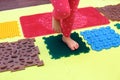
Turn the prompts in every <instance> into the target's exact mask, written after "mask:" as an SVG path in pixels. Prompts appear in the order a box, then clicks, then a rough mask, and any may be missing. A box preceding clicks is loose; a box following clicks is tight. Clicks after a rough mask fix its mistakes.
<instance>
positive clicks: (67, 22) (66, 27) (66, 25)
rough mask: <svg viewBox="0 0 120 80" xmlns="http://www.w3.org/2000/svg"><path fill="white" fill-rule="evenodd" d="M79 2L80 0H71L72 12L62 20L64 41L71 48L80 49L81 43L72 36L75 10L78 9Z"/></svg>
mask: <svg viewBox="0 0 120 80" xmlns="http://www.w3.org/2000/svg"><path fill="white" fill-rule="evenodd" d="M78 4H79V0H69V5H70V8H71V14H70V16H69V17H67V18H65V19H63V20H62V33H63V35H64V36H63V41H64V42H65V43H66V44H67V45H68V47H69V48H70V49H71V50H75V49H78V47H79V44H78V43H77V42H76V41H74V40H73V39H71V38H70V34H71V30H72V26H73V22H74V18H75V12H76V10H77V6H78Z"/></svg>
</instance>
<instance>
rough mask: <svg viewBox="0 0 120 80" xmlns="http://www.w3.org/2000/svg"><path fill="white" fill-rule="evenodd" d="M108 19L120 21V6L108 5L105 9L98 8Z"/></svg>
mask: <svg viewBox="0 0 120 80" xmlns="http://www.w3.org/2000/svg"><path fill="white" fill-rule="evenodd" d="M98 10H99V11H100V12H102V13H103V14H104V15H105V16H106V17H107V18H109V19H111V20H113V21H120V4H118V5H108V6H105V7H101V8H98Z"/></svg>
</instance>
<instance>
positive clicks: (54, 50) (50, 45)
mask: <svg viewBox="0 0 120 80" xmlns="http://www.w3.org/2000/svg"><path fill="white" fill-rule="evenodd" d="M71 37H72V38H73V39H74V40H75V41H77V42H78V43H79V45H80V47H79V48H78V49H77V50H75V51H72V50H70V49H69V48H68V46H67V45H66V44H65V43H64V42H63V41H62V35H57V36H50V37H43V39H44V42H45V44H46V45H47V49H48V50H49V54H50V55H51V56H52V59H59V58H61V57H69V56H70V55H79V54H80V53H88V52H89V50H90V48H89V47H87V46H86V43H85V42H83V41H82V38H81V37H79V35H78V33H75V32H74V33H72V34H71Z"/></svg>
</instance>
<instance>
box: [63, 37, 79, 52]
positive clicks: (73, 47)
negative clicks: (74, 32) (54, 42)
mask: <svg viewBox="0 0 120 80" xmlns="http://www.w3.org/2000/svg"><path fill="white" fill-rule="evenodd" d="M62 40H63V42H65V43H66V44H67V46H68V47H69V48H70V49H71V50H76V49H78V48H79V44H78V43H77V42H76V41H74V40H73V39H71V38H70V37H65V36H63V37H62Z"/></svg>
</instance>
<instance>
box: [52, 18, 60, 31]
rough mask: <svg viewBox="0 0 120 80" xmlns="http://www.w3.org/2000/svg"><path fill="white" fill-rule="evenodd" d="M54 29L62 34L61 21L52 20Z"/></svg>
mask: <svg viewBox="0 0 120 80" xmlns="http://www.w3.org/2000/svg"><path fill="white" fill-rule="evenodd" d="M52 28H53V30H54V31H55V32H57V33H61V27H60V21H59V20H56V19H55V18H54V17H53V18H52Z"/></svg>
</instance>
